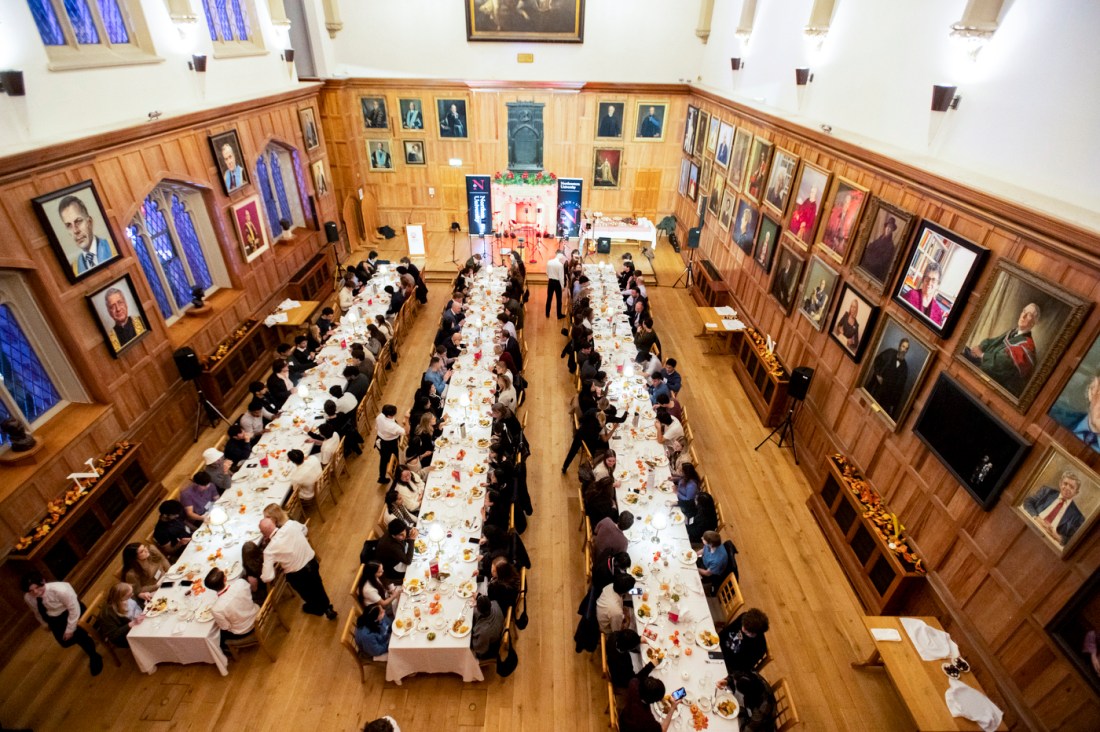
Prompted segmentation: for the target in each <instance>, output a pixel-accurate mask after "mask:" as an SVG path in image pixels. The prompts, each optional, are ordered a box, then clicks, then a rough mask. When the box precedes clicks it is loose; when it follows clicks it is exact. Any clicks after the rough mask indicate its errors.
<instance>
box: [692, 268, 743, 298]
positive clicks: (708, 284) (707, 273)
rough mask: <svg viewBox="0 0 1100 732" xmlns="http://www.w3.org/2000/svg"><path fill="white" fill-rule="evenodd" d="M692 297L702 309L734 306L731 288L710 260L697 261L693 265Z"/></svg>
mask: <svg viewBox="0 0 1100 732" xmlns="http://www.w3.org/2000/svg"><path fill="white" fill-rule="evenodd" d="M692 279H693V280H694V284H693V285H692V287H691V296H692V297H693V298H695V302H696V303H697V304H698V305H699V307H701V308H705V307H712V308H720V307H723V306H725V305H732V304H733V296H732V295H731V294H730V287H729V285H727V284H726V281H725V280H723V279H722V275H721V274H720V273H719V272H718V270H716V269H715V268H714V265H713V264H711V263H710V260H709V259H696V260H695V263H694V264H693V265H692Z"/></svg>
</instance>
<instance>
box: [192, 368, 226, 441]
mask: <svg viewBox="0 0 1100 732" xmlns="http://www.w3.org/2000/svg"><path fill="white" fill-rule="evenodd" d="M194 384H195V391H196V392H198V395H199V401H198V404H197V405H196V406H195V439H193V440H192V442H198V441H199V433H200V432H202V420H203V417H206V419H207V420H209V422H210V426H211V427H216V426H217V425H218V422H225V423H226V424H229V420H228V419H226V418H225V415H224V414H222V413H221V412H219V411H218V408H217V407H215V406H214V405H213V403H211V401H210V400H209V399H207V398H206V394H204V393H203V391H202V387H201V386H199V382H197V381H196V382H194Z"/></svg>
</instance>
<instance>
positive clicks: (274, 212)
mask: <svg viewBox="0 0 1100 732" xmlns="http://www.w3.org/2000/svg"><path fill="white" fill-rule="evenodd" d="M256 180H258V181H260V196H261V197H262V198H263V199H264V211H266V212H267V223H268V228H270V229H271V232H272V236H278V235H279V234H282V233H283V226H282V224H280V223H279V208H278V207H277V206H276V204H275V194H274V193H272V191H271V179H270V178H268V177H267V163H266V162H264V156H263V155H260V159H259V160H257V161H256Z"/></svg>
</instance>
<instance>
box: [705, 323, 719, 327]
mask: <svg viewBox="0 0 1100 732" xmlns="http://www.w3.org/2000/svg"><path fill="white" fill-rule="evenodd" d="M707 327H708V328H717V327H718V323H707Z"/></svg>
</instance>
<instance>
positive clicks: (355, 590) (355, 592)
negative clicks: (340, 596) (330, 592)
mask: <svg viewBox="0 0 1100 732" xmlns="http://www.w3.org/2000/svg"><path fill="white" fill-rule="evenodd" d="M366 569H367V565H365V564H360V565H359V569H358V570H357V571H356V573H355V579H353V580H352V581H351V591H350V592H348V594H349V595H351V599H353V600H355V605H356V606H357V607H358V608H359V612H360V613H361V612H363V610H364V609H365V608H364V607H363V596H362V595H360V594H359V580H361V579H362V578H363V572H364V571H366Z"/></svg>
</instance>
